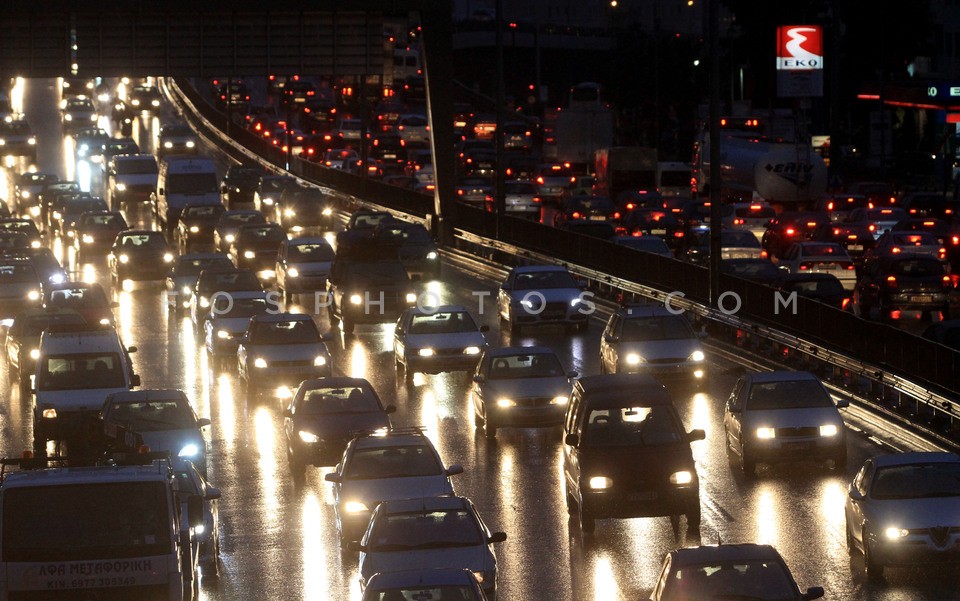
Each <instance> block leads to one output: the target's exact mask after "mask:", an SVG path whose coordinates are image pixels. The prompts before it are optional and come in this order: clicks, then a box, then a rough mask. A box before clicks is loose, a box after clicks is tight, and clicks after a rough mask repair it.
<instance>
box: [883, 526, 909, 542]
mask: <svg viewBox="0 0 960 601" xmlns="http://www.w3.org/2000/svg"><path fill="white" fill-rule="evenodd" d="M883 534H884V536H886V537H887V538H888V539H890V540H897V539H900V538H904V537H905V536H907V535H909V534H910V531H909V530H907V529H905V528H895V527H892V526H891V527H890V528H887V529H886V530H884V531H883Z"/></svg>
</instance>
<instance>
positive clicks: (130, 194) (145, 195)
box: [113, 186, 156, 202]
mask: <svg viewBox="0 0 960 601" xmlns="http://www.w3.org/2000/svg"><path fill="white" fill-rule="evenodd" d="M155 190H156V188H155V187H153V186H149V187H146V186H144V187H142V188H139V187H134V186H127V188H126V189H124V190H117V189H116V188H114V189H113V197H114V198H115V199H117V200H123V201H133V200H136V201H141V202H146V201H148V200H150V194H151V193H152V192H154V191H155Z"/></svg>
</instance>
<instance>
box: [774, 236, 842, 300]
mask: <svg viewBox="0 0 960 601" xmlns="http://www.w3.org/2000/svg"><path fill="white" fill-rule="evenodd" d="M777 267H778V268H780V269H783V270H785V271H787V272H789V273H829V274H830V275H833V276H835V277H836V278H837V279H838V280H840V283H841V284H842V285H843V288H844V290H853V288H854V287H855V286H856V285H857V272H856V266H855V265H854V264H853V259H851V258H850V255H848V254H847V251H846V250H844V248H843V247H842V246H840V245H839V244H837V243H836V242H814V241H812V240H804V241H802V242H794V243H793V244H791V245H790V246H789V247H787V249H786V251H785V252H784V253H783V256H781V257H780V259H779V261H777Z"/></svg>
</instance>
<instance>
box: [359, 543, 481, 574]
mask: <svg viewBox="0 0 960 601" xmlns="http://www.w3.org/2000/svg"><path fill="white" fill-rule="evenodd" d="M495 566H496V559H495V558H494V556H493V553H491V552H490V549H489V547H488V546H487V545H483V544H481V545H474V546H471V547H441V548H437V549H412V550H409V551H386V552H383V551H372V552H369V553H363V554H361V556H360V576H361V577H362V578H363V579H364V580H369V579H370V577H371V576H373V575H374V574H376V573H378V572H396V571H399V570H423V569H427V568H429V569H434V568H456V569H461V568H466V569H468V570H470V571H471V572H489V571H492V570H493V569H494V567H495Z"/></svg>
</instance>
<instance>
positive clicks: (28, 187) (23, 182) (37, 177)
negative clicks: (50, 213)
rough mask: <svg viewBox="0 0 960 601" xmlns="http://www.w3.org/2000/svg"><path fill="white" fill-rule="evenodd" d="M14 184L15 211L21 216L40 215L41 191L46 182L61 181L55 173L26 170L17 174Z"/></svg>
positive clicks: (34, 217) (34, 216) (35, 216)
mask: <svg viewBox="0 0 960 601" xmlns="http://www.w3.org/2000/svg"><path fill="white" fill-rule="evenodd" d="M14 181H15V183H14V186H13V197H14V199H13V211H14V212H15V213H16V214H17V215H19V216H20V217H32V218H33V219H37V218H38V217H40V200H39V196H40V191H41V190H42V189H43V186H44V185H46V184H54V183H56V182H59V181H60V177H59V176H57V175H56V174H53V173H34V172H30V171H28V172H26V173H21V174H19V175H17V177H16V179H15V180H14Z"/></svg>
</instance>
